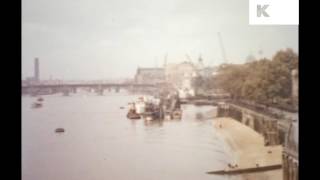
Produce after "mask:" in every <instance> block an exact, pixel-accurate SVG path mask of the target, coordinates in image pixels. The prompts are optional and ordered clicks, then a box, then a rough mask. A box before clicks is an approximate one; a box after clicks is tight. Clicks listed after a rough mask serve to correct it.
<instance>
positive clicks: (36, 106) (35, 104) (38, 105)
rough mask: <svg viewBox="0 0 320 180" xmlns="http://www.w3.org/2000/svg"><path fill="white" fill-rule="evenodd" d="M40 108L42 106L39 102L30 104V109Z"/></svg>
mask: <svg viewBox="0 0 320 180" xmlns="http://www.w3.org/2000/svg"><path fill="white" fill-rule="evenodd" d="M40 107H42V104H41V103H39V102H35V103H33V104H32V108H40Z"/></svg>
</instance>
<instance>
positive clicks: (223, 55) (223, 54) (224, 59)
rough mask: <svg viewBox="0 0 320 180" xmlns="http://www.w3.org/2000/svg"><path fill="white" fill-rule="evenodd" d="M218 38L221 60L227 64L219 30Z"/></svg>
mask: <svg viewBox="0 0 320 180" xmlns="http://www.w3.org/2000/svg"><path fill="white" fill-rule="evenodd" d="M218 38H219V43H220V47H221V52H222V58H223V61H224V63H225V64H227V63H228V61H227V56H226V52H225V50H224V46H223V42H222V37H221V34H220V32H218Z"/></svg>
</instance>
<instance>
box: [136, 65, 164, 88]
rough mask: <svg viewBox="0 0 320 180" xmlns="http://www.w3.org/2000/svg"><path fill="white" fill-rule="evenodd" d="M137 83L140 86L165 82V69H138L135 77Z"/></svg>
mask: <svg viewBox="0 0 320 180" xmlns="http://www.w3.org/2000/svg"><path fill="white" fill-rule="evenodd" d="M134 79H135V82H136V83H138V84H145V83H149V84H157V83H164V82H165V73H164V69H163V68H138V69H137V72H136V75H135V78H134Z"/></svg>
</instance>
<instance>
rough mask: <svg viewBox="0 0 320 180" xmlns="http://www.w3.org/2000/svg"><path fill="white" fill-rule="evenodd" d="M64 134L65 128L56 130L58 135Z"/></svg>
mask: <svg viewBox="0 0 320 180" xmlns="http://www.w3.org/2000/svg"><path fill="white" fill-rule="evenodd" d="M63 132H64V129H63V128H57V129H56V133H63Z"/></svg>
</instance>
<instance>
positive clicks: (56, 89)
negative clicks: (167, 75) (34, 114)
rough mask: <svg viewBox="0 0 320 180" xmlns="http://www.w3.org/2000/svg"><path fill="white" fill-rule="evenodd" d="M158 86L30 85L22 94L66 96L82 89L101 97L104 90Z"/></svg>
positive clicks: (139, 88)
mask: <svg viewBox="0 0 320 180" xmlns="http://www.w3.org/2000/svg"><path fill="white" fill-rule="evenodd" d="M159 86H161V85H160V84H147V83H145V84H137V83H63V84H32V85H22V86H21V91H22V94H33V95H41V94H55V93H61V92H62V93H64V94H65V95H68V94H69V93H70V92H73V93H76V92H77V89H78V88H83V89H86V90H88V91H92V90H93V91H95V92H96V93H98V94H100V95H102V94H103V92H104V90H106V89H108V90H109V91H111V89H115V91H116V92H118V91H119V90H120V89H127V90H132V91H147V90H156V89H157V87H159Z"/></svg>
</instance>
